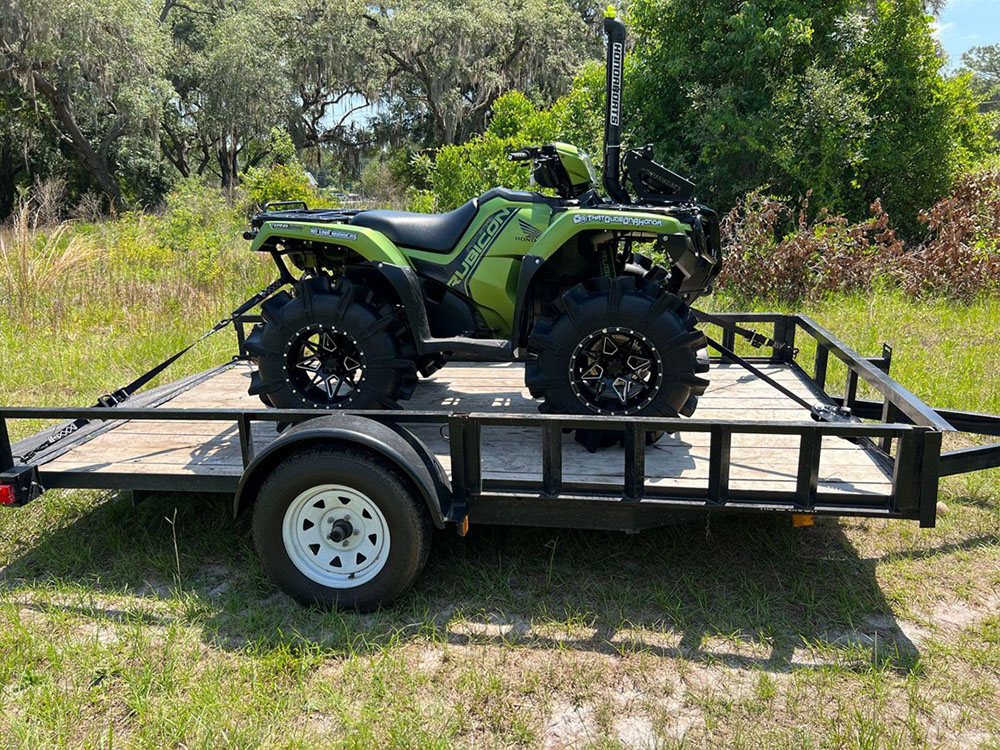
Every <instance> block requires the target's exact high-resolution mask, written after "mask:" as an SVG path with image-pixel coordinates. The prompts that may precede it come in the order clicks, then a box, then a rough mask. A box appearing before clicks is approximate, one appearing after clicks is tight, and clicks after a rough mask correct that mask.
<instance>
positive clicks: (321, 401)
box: [287, 326, 365, 408]
mask: <svg viewBox="0 0 1000 750" xmlns="http://www.w3.org/2000/svg"><path fill="white" fill-rule="evenodd" d="M287 357H288V373H289V375H288V383H289V385H290V386H291V388H292V390H293V391H294V393H295V394H296V395H297V396H298V397H299V398H300V399H302V400H303V401H304V402H306V403H311V404H313V405H314V406H327V407H334V408H343V407H345V406H348V405H350V403H351V401H353V400H354V397H355V395H357V393H358V391H359V389H360V388H361V385H362V384H363V383H364V380H365V360H364V356H363V355H362V354H361V351H360V349H359V348H358V342H357V341H355V340H354V339H353V338H351V337H350V336H348V335H347V334H346V333H343V332H342V331H338V330H336V329H335V328H331V327H327V326H310V327H308V328H304V329H303V330H301V331H299V332H298V333H297V334H296V335H295V337H294V338H293V339H292V341H291V342H290V344H289V346H288V351H287Z"/></svg>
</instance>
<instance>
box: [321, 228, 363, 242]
mask: <svg viewBox="0 0 1000 750" xmlns="http://www.w3.org/2000/svg"><path fill="white" fill-rule="evenodd" d="M309 234H315V235H318V236H320V237H332V238H333V239H336V240H356V239H357V238H358V235H357V234H356V233H354V232H343V231H341V230H339V229H326V228H324V227H312V228H311V229H310V230H309Z"/></svg>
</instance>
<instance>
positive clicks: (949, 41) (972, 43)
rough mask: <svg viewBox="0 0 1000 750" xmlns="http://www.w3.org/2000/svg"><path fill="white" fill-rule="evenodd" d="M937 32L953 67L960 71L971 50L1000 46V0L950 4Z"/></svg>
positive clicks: (966, 0)
mask: <svg viewBox="0 0 1000 750" xmlns="http://www.w3.org/2000/svg"><path fill="white" fill-rule="evenodd" d="M937 29H938V31H937V36H938V39H940V40H941V44H942V46H943V47H944V48H945V51H946V52H947V53H948V57H949V63H950V66H951V67H957V66H958V65H959V63H960V62H961V60H962V53H963V52H965V51H966V50H967V49H969V47H977V46H982V45H986V44H996V43H998V42H1000V0H948V4H947V5H946V6H945V8H944V10H943V11H942V12H941V17H940V18H938V21H937Z"/></svg>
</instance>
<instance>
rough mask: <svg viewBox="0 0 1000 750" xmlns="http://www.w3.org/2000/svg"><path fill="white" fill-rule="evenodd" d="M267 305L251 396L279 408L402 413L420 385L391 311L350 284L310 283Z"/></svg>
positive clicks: (255, 338)
mask: <svg viewBox="0 0 1000 750" xmlns="http://www.w3.org/2000/svg"><path fill="white" fill-rule="evenodd" d="M295 292H296V294H295V296H294V297H293V296H291V295H289V294H288V293H286V292H283V293H281V294H278V295H276V296H274V297H272V298H271V299H269V300H268V301H267V302H265V303H264V304H263V305H261V317H263V319H264V322H263V323H262V324H258V325H256V326H254V329H253V331H251V333H250V335H249V336H248V337H247V341H246V348H247V351H248V352H249V353H250V355H251V361H252V362H253V363H254V364H256V365H257V370H256V371H255V372H254V373H253V375H252V377H251V381H250V395H257V396H260V399H261V401H263V402H264V403H265V404H267V405H268V406H274V407H277V408H279V409H301V408H304V407H306V408H316V409H398V408H399V404H398V403H397V401H398V400H399V399H406V398H409V397H410V396H411V395H412V393H413V388H414V386H415V385H416V382H417V373H416V365H415V364H414V361H413V353H412V352H411V351H410V349H412V344H409V343H408V341H407V338H406V336H405V333H406V327H405V324H404V323H403V321H402V319H401V317H400V316H399V315H398V314H397V312H396V311H395V310H394V308H393V307H392V305H389V304H382V305H378V304H377V302H376V300H375V296H374V294H373V293H372V291H371V290H369V289H366V288H365V287H363V286H359V285H357V284H354V283H352V282H350V281H348V280H347V279H343V278H341V279H338V280H337V281H336V282H335V283H334V282H331V280H330V279H329V278H326V277H318V278H312V279H306V280H304V281H301V282H299V284H297V285H296V289H295Z"/></svg>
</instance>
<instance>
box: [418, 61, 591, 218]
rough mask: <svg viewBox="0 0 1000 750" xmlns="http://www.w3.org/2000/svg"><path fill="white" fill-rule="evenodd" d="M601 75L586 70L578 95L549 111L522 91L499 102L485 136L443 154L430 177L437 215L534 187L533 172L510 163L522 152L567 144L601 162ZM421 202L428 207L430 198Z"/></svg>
mask: <svg viewBox="0 0 1000 750" xmlns="http://www.w3.org/2000/svg"><path fill="white" fill-rule="evenodd" d="M595 74H596V75H595ZM599 74H600V69H599V68H598V67H596V66H588V67H587V68H585V69H584V71H583V72H582V73H581V74H580V75H579V76H578V77H577V79H576V81H575V82H574V84H573V90H572V91H571V92H570V93H569V94H568V95H566V96H565V97H562V98H560V99H559V100H557V101H556V102H555V104H554V105H553V106H552V107H550V108H548V109H545V108H538V107H536V106H535V105H534V104H532V103H531V101H530V100H529V99H528V98H527V97H526V96H525V95H524V94H523V93H521V92H520V91H512V92H510V93H508V94H505V95H504V96H501V97H500V98H499V99H497V101H496V103H495V104H494V106H493V109H492V112H491V118H490V123H489V125H488V126H487V128H486V132H485V133H483V135H481V136H478V137H476V138H473V139H471V140H469V141H467V142H466V143H463V144H461V145H457V146H456V145H451V146H443V147H442V148H441V149H439V150H438V152H437V157H436V158H435V160H434V164H433V167H432V168H431V170H430V174H429V177H428V182H429V184H430V188H431V192H432V194H433V196H434V205H435V206H436V208H437V210H439V211H450V210H451V209H453V208H457V207H458V206H460V205H462V204H463V203H465V202H466V201H467V200H469V199H470V198H474V197H476V196H478V195H481V194H482V193H484V192H486V191H487V190H489V189H490V188H493V187H496V186H498V185H502V186H503V187H508V188H512V189H527V188H529V187H530V173H529V171H528V169H527V168H526V167H525V166H524V165H523V164H520V163H515V162H511V161H509V160H508V159H507V154H509V153H510V152H511V151H514V150H516V149H518V148H523V147H525V146H536V145H541V144H544V143H550V142H552V141H565V142H567V143H574V144H575V145H578V146H580V147H581V148H583V149H584V150H589V152H590V154H591V156H592V157H593V158H595V160H597V161H599V152H598V151H597V150H595V149H599V147H600V146H599V144H600V143H601V141H600V139H601V137H602V130H601V128H602V125H601V122H602V120H601V116H602V115H601V106H602V103H601V101H600V99H599V97H598V96H595V93H594V91H595V79H596V77H597V76H598V75H599ZM597 90H599V87H597ZM421 200H422V203H423V205H425V206H426V205H428V202H427V200H426V196H421Z"/></svg>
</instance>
